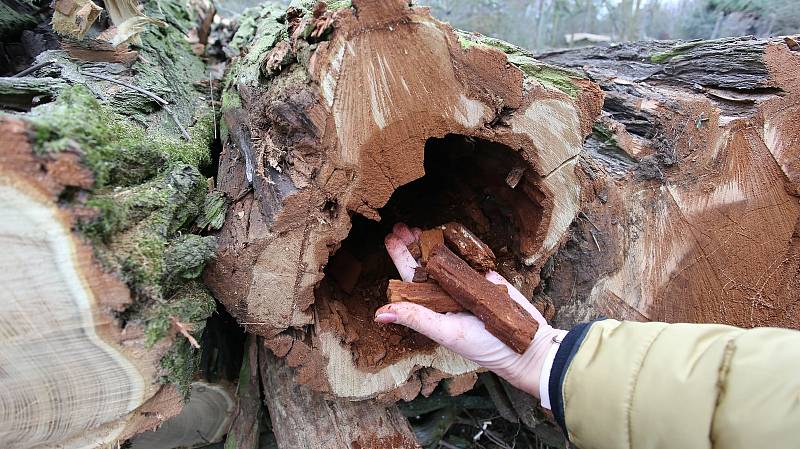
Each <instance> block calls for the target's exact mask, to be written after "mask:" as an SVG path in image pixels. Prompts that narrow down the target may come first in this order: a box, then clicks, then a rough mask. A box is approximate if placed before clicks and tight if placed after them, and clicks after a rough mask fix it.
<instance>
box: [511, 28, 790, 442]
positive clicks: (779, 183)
mask: <svg viewBox="0 0 800 449" xmlns="http://www.w3.org/2000/svg"><path fill="white" fill-rule="evenodd" d="M537 59H540V60H542V61H545V62H548V63H552V64H558V65H562V66H567V67H572V68H575V69H576V70H581V71H582V72H583V73H584V74H585V75H586V76H588V77H590V78H591V79H592V80H593V81H595V82H597V83H598V85H599V86H600V87H601V88H602V89H603V91H604V93H605V102H604V105H603V113H602V115H601V118H600V120H598V122H597V123H596V124H595V126H594V131H593V133H592V135H591V136H590V137H589V139H588V140H587V142H586V144H585V145H584V149H583V151H582V153H581V156H580V158H581V164H580V166H581V168H582V169H583V170H584V172H585V173H587V175H589V177H590V178H591V179H592V180H593V188H592V189H591V191H592V193H593V194H592V195H591V196H590V197H589V200H588V201H587V202H586V203H585V204H584V205H583V207H582V210H581V213H579V215H578V218H577V219H576V220H575V221H574V222H573V223H572V225H571V226H570V231H569V235H570V237H569V239H568V240H567V241H566V243H565V245H564V246H563V247H562V248H561V249H560V250H559V252H558V253H557V254H556V255H555V256H554V257H552V258H551V260H550V261H548V262H547V264H545V267H544V269H543V270H542V283H541V285H540V286H539V287H537V289H536V292H535V294H534V299H535V303H540V304H552V305H553V306H554V307H555V309H556V310H557V313H556V315H555V316H554V322H555V325H557V326H558V327H561V328H566V329H568V328H570V327H571V326H573V325H574V324H576V323H579V322H582V321H586V320H589V319H593V318H596V317H598V316H605V317H610V318H616V319H628V320H639V321H650V320H653V321H668V322H714V323H724V324H731V325H736V326H743V327H755V326H781V327H789V328H795V329H797V328H800V293H798V292H799V291H800V290H798V285H800V255H799V254H798V250H799V249H800V246H799V245H800V239H799V237H800V201H799V200H798V193H799V192H800V191H798V187H800V166H799V165H798V161H800V140H798V138H797V136H798V125H797V120H796V117H797V114H798V113H799V112H800V89H799V88H798V86H800V84H799V82H800V78H798V76H799V75H798V73H800V53H798V52H796V51H792V50H791V49H790V47H789V46H788V45H786V43H784V41H783V40H782V39H775V40H761V39H752V38H730V39H720V40H715V41H697V42H689V43H683V42H639V43H624V44H617V45H612V46H610V47H607V48H600V47H597V48H595V47H590V48H585V49H575V50H565V51H557V52H552V53H545V54H542V55H539V56H537ZM525 293H527V294H532V293H534V292H532V291H530V290H529V291H526V292H525ZM506 391H507V393H508V395H509V396H510V399H511V403H512V404H513V405H514V408H515V410H516V413H517V417H518V418H519V419H521V420H522V421H524V422H525V423H526V424H528V425H529V426H532V427H535V428H537V430H539V431H541V432H542V434H543V435H545V436H546V435H551V434H552V433H554V428H553V427H554V426H552V424H551V423H548V422H547V420H546V419H545V417H544V416H543V415H542V414H541V413H536V412H533V411H532V410H533V406H534V402H533V401H532V400H531V398H530V397H528V396H527V395H525V394H524V393H522V392H519V391H517V390H515V389H514V388H513V387H511V386H508V385H506Z"/></svg>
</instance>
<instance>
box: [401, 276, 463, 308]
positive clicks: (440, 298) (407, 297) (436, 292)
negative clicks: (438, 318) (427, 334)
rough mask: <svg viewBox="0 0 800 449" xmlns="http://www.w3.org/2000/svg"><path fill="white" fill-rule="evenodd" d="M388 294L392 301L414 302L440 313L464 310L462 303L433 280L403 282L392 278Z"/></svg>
mask: <svg viewBox="0 0 800 449" xmlns="http://www.w3.org/2000/svg"><path fill="white" fill-rule="evenodd" d="M386 296H387V297H388V298H389V302H390V303H395V302H413V303H414V304H419V305H421V306H425V307H427V308H429V309H431V310H433V311H434V312H439V313H447V312H464V307H462V306H461V304H459V303H458V302H456V300H455V299H453V298H452V297H451V296H450V295H449V294H447V292H446V291H444V290H442V287H440V286H439V285H438V284H435V283H433V282H403V281H400V280H396V279H392V280H390V281H389V288H388V289H387V290H386Z"/></svg>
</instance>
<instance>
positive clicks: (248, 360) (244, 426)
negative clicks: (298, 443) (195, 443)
mask: <svg viewBox="0 0 800 449" xmlns="http://www.w3.org/2000/svg"><path fill="white" fill-rule="evenodd" d="M258 348H259V345H258V341H257V338H256V337H255V336H254V335H250V336H248V337H247V341H246V343H245V353H244V360H242V369H241V371H240V372H239V385H238V387H237V388H236V397H237V398H238V404H237V405H236V412H235V413H234V415H233V422H232V423H231V426H230V430H229V431H228V437H227V438H226V439H225V449H258V443H259V436H260V423H261V418H262V416H261V415H262V413H261V410H262V403H261V377H260V375H259V374H260V367H259V363H258V352H259V350H258Z"/></svg>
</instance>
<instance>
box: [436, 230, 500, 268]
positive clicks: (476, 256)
mask: <svg viewBox="0 0 800 449" xmlns="http://www.w3.org/2000/svg"><path fill="white" fill-rule="evenodd" d="M440 228H441V230H442V232H443V234H444V240H445V243H446V244H447V246H448V247H450V249H452V250H453V251H454V252H456V253H457V254H458V255H459V256H461V258H462V259H464V260H465V261H466V262H467V263H468V264H469V265H470V266H471V267H472V268H474V269H476V270H478V271H489V270H493V269H494V268H495V266H496V263H495V255H494V252H492V249H491V248H489V246H488V245H487V244H485V243H483V242H482V241H481V239H479V238H478V236H476V235H475V234H473V233H472V231H470V230H469V229H467V227H466V226H464V225H462V224H461V223H456V222H450V223H447V224H444V225H442V226H441V227H440Z"/></svg>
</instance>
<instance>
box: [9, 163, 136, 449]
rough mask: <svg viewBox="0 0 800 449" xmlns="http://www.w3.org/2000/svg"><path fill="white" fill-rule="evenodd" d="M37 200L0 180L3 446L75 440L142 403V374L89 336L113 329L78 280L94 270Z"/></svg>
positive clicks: (65, 228) (82, 281)
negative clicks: (104, 329) (99, 330)
mask: <svg viewBox="0 0 800 449" xmlns="http://www.w3.org/2000/svg"><path fill="white" fill-rule="evenodd" d="M29 192H31V193H29ZM45 201H46V200H45ZM45 201H43V199H42V198H40V197H38V196H37V195H36V194H35V193H34V191H33V190H30V191H28V188H26V187H24V184H21V183H19V182H15V181H13V180H11V179H9V178H7V177H4V176H2V175H0V216H2V217H3V220H0V241H2V247H3V251H0V285H2V286H3V295H2V306H3V312H2V313H0V371H2V375H1V376H0V446H3V447H16V446H18V445H20V444H23V442H24V445H26V446H29V445H32V444H34V445H36V444H41V445H52V444H55V443H58V442H61V441H63V440H66V439H69V438H71V437H76V436H78V435H80V434H82V433H84V432H86V431H88V430H90V429H93V428H94V427H98V426H100V425H102V424H104V423H107V422H109V421H113V420H116V419H119V418H122V417H123V416H125V415H126V414H127V413H129V412H130V411H132V410H134V409H135V408H136V407H138V406H139V405H140V404H141V403H142V402H143V400H144V399H145V397H144V394H145V384H144V383H145V381H144V379H143V377H142V374H140V373H139V372H138V370H137V369H136V367H135V366H134V365H133V364H132V363H131V362H130V361H129V360H128V358H126V357H125V356H123V355H122V354H121V353H120V352H119V350H118V349H117V348H114V347H112V346H111V345H109V344H108V343H106V342H105V341H104V340H103V339H102V338H101V337H100V336H99V335H98V334H97V331H96V330H97V329H102V328H105V327H108V326H114V324H113V323H110V322H109V320H108V318H104V317H103V314H101V313H98V311H97V307H98V305H97V300H96V298H95V296H94V293H93V292H92V291H91V290H90V288H89V286H88V282H90V280H89V279H86V278H85V276H84V273H87V272H88V273H91V272H93V271H94V270H96V268H95V267H93V266H91V262H90V261H91V258H89V259H88V261H87V259H86V258H83V257H79V254H78V253H77V249H76V248H75V246H74V244H73V238H74V237H73V235H72V234H71V232H70V229H69V227H68V225H67V224H66V223H65V222H64V218H63V217H61V216H60V215H59V213H58V212H57V211H56V210H55V209H54V207H53V205H52V204H49V203H48V202H45ZM82 255H84V256H85V255H86V253H83V254H82ZM93 281H94V280H93ZM108 293H109V294H113V293H114V292H113V289H111V290H109V291H108ZM121 430H122V429H121V428H118V429H117V432H119V431H121ZM113 438H114V433H113V432H112V434H111V435H107V436H106V439H101V440H99V441H97V443H102V442H103V441H109V440H113Z"/></svg>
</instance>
